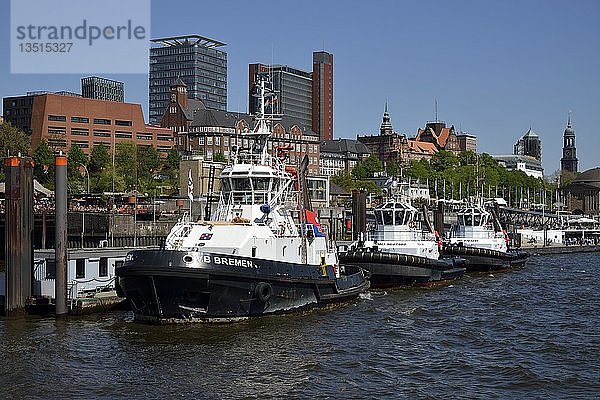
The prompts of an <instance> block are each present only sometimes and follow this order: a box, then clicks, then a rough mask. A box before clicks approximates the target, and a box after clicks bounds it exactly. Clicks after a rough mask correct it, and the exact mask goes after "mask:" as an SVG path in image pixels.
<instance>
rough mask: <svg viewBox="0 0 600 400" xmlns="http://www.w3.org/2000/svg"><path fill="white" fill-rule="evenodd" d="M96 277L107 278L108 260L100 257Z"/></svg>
mask: <svg viewBox="0 0 600 400" xmlns="http://www.w3.org/2000/svg"><path fill="white" fill-rule="evenodd" d="M98 276H108V258H106V257H100V264H98Z"/></svg>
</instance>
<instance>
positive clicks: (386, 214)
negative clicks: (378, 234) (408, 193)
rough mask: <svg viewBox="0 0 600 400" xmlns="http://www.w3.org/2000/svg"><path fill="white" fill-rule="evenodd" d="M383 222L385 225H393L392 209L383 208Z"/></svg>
mask: <svg viewBox="0 0 600 400" xmlns="http://www.w3.org/2000/svg"><path fill="white" fill-rule="evenodd" d="M382 213H383V224H384V225H393V224H394V221H393V219H392V210H383V211H382Z"/></svg>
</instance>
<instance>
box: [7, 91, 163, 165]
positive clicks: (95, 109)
mask: <svg viewBox="0 0 600 400" xmlns="http://www.w3.org/2000/svg"><path fill="white" fill-rule="evenodd" d="M3 106H4V109H3V111H4V117H5V119H6V121H9V122H11V123H12V124H13V125H15V126H17V127H19V128H21V129H23V131H25V133H27V134H29V135H30V136H31V145H32V147H33V148H35V147H36V146H37V145H38V143H39V142H40V141H41V140H42V139H45V140H46V141H47V142H48V144H49V146H50V147H51V148H53V149H54V150H55V151H58V150H62V151H65V152H66V151H68V150H69V149H70V148H71V146H73V145H76V146H79V147H80V148H81V149H82V150H83V152H84V153H86V154H89V153H90V152H91V149H92V147H93V146H94V145H98V144H103V145H105V146H107V147H108V148H109V149H112V147H113V145H114V144H115V143H119V142H127V141H130V142H134V143H136V144H139V145H145V146H154V147H155V148H156V149H157V150H158V152H159V153H161V154H162V155H166V153H167V152H168V151H169V150H170V149H171V147H172V145H173V142H172V137H173V134H172V131H171V130H169V129H164V128H160V127H157V126H152V125H148V124H146V123H145V122H144V114H143V112H142V107H141V106H140V105H139V104H133V103H120V102H114V101H107V100H97V99H87V98H82V97H75V96H65V95H60V94H54V93H41V94H37V93H32V94H28V95H26V96H16V97H5V98H4V99H3Z"/></svg>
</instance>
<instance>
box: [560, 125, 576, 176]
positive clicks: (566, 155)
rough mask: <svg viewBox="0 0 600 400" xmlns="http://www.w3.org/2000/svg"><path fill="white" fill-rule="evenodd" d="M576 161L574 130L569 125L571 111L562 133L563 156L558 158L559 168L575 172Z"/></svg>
mask: <svg viewBox="0 0 600 400" xmlns="http://www.w3.org/2000/svg"><path fill="white" fill-rule="evenodd" d="M577 162H578V160H577V148H576V147H575V130H574V129H573V128H572V127H571V113H569V120H568V122H567V128H566V129H565V132H564V134H563V156H562V158H561V159H560V170H561V171H563V172H577Z"/></svg>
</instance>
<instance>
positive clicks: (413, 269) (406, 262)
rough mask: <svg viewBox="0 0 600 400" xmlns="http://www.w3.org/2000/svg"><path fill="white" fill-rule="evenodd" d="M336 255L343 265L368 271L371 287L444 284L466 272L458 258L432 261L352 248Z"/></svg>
mask: <svg viewBox="0 0 600 400" xmlns="http://www.w3.org/2000/svg"><path fill="white" fill-rule="evenodd" d="M339 257H340V262H341V263H342V264H343V265H360V267H361V268H364V269H365V270H367V271H369V273H370V274H371V278H370V280H371V287H372V288H374V289H383V288H391V287H399V286H427V287H428V286H438V285H446V284H449V283H450V282H452V281H453V280H455V279H457V278H459V277H461V276H462V275H463V274H464V273H465V268H464V267H463V266H462V263H463V261H462V260H459V259H450V260H432V259H429V258H425V257H419V256H410V255H404V254H395V253H386V252H381V251H375V252H372V251H351V252H346V253H342V254H340V256H339Z"/></svg>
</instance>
